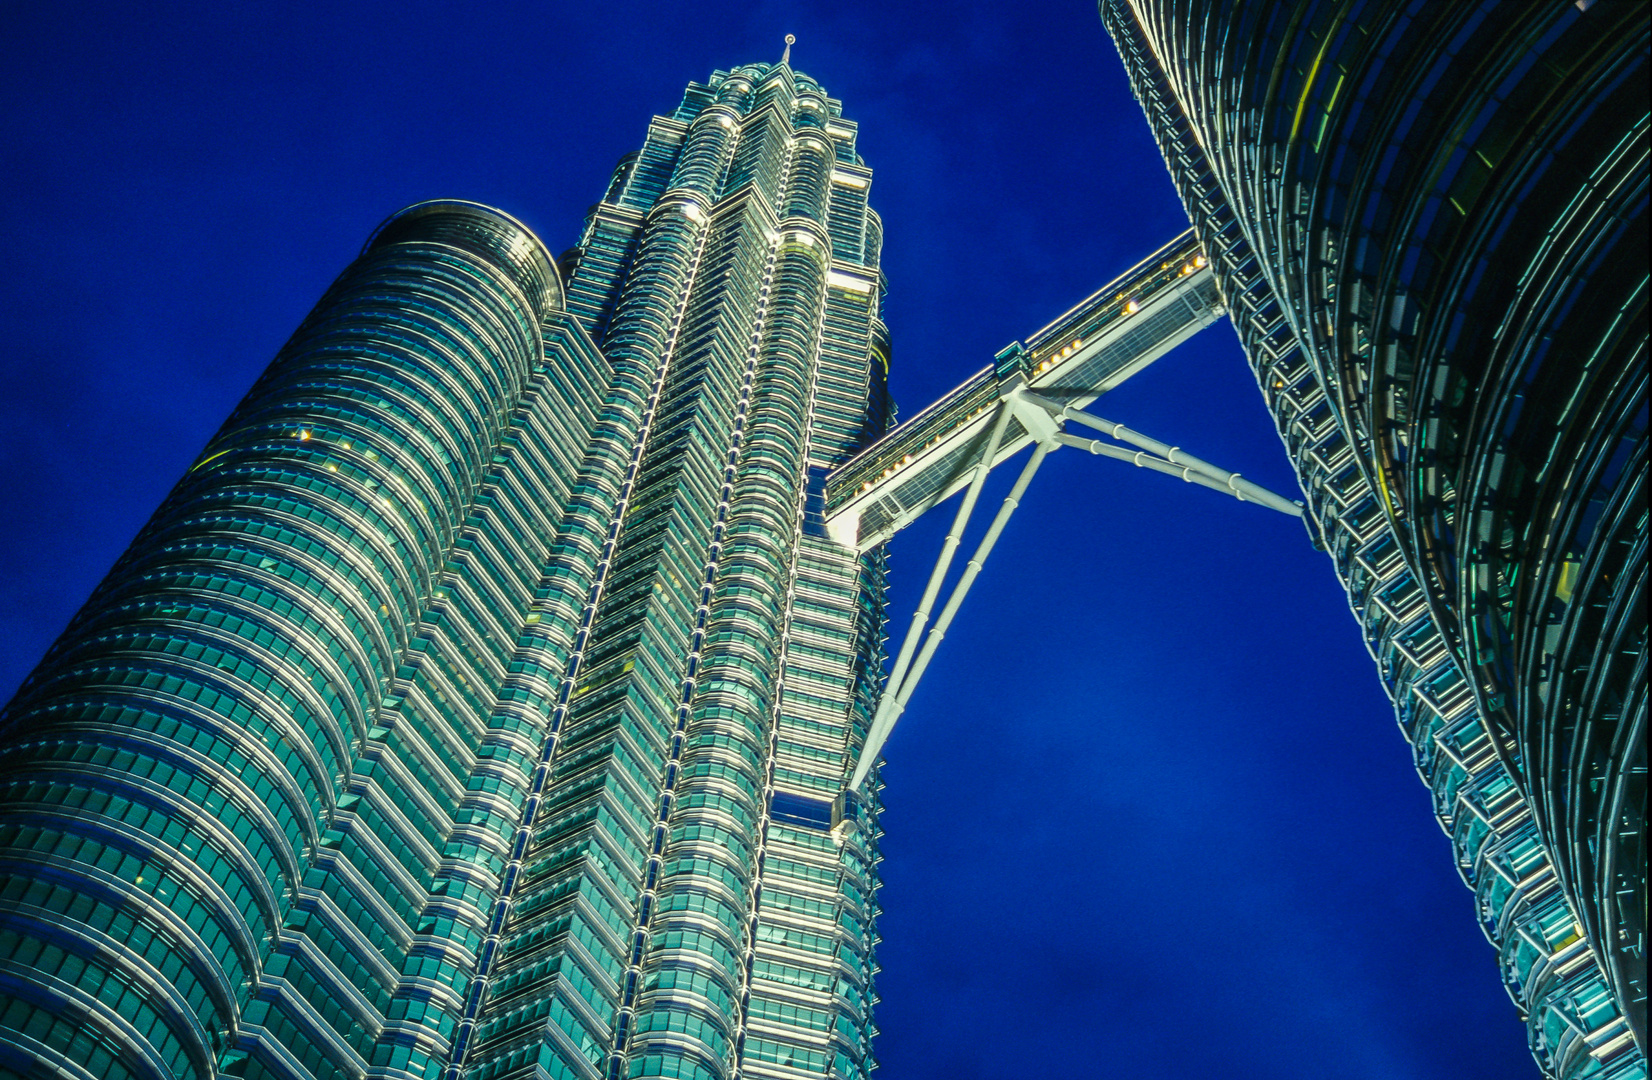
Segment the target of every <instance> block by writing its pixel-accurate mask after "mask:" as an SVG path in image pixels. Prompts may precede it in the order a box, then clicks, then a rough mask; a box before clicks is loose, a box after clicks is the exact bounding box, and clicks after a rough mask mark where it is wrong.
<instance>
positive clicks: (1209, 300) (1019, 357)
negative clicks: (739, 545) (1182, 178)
mask: <svg viewBox="0 0 1652 1080" xmlns="http://www.w3.org/2000/svg"><path fill="white" fill-rule="evenodd" d="M1223 314H1224V311H1223V309H1222V305H1221V299H1220V297H1219V296H1218V294H1217V291H1216V283H1215V279H1214V277H1213V276H1212V274H1211V272H1210V268H1209V267H1208V266H1206V265H1205V264H1204V258H1203V256H1202V255H1201V254H1200V249H1199V244H1198V241H1197V240H1196V239H1195V238H1194V236H1193V232H1192V230H1191V229H1190V230H1188V231H1187V232H1185V233H1183V234H1182V235H1181V236H1178V237H1177V238H1176V239H1175V240H1173V241H1171V242H1170V243H1169V244H1166V245H1165V246H1164V247H1162V248H1160V249H1159V250H1158V251H1156V252H1154V253H1153V254H1152V255H1151V256H1149V257H1148V258H1147V259H1146V260H1144V261H1143V262H1142V263H1140V264H1138V265H1137V266H1135V267H1133V268H1132V269H1131V270H1129V271H1128V272H1126V273H1125V274H1123V275H1121V276H1120V277H1118V278H1117V279H1115V280H1114V281H1112V282H1110V283H1108V284H1107V285H1106V286H1104V287H1102V288H1101V289H1100V290H1098V291H1097V292H1096V293H1095V294H1094V295H1092V296H1090V297H1089V298H1087V299H1086V300H1084V301H1083V302H1082V303H1080V304H1079V305H1078V306H1077V307H1075V308H1073V309H1072V310H1071V311H1069V312H1067V313H1066V314H1065V315H1063V316H1061V317H1060V318H1059V319H1057V320H1056V321H1055V322H1053V323H1051V324H1050V325H1049V326H1047V327H1045V328H1044V329H1042V330H1040V331H1038V332H1037V333H1035V334H1033V335H1032V336H1031V337H1029V338H1028V339H1027V342H1026V344H1025V345H1021V344H1019V343H1017V344H1015V345H1011V346H1010V347H1009V348H1007V349H1005V350H1004V351H1003V352H1002V353H1000V354H999V355H998V357H997V359H996V361H995V362H994V363H993V364H992V365H989V366H988V367H985V368H982V369H981V370H980V371H978V372H976V373H975V374H974V375H972V376H970V377H969V378H968V379H967V380H965V381H964V383H963V384H962V385H961V386H959V387H958V388H957V389H955V390H953V391H952V392H951V393H949V394H947V395H945V396H944V397H942V398H941V399H940V400H939V401H937V402H935V403H934V404H933V405H931V406H930V407H929V408H927V409H924V410H923V411H922V412H921V413H919V414H918V415H917V416H914V417H913V418H912V419H910V420H908V421H906V422H905V423H903V424H901V425H900V426H899V427H897V428H895V429H894V430H893V431H891V432H890V433H889V434H888V435H886V436H884V437H883V438H882V439H880V440H878V441H877V442H876V443H874V444H872V445H871V446H870V447H868V448H867V449H866V450H864V451H863V452H861V453H860V454H859V455H857V456H856V457H854V458H853V459H851V460H850V461H848V462H847V463H845V464H844V465H843V466H842V467H841V468H839V469H837V470H836V471H835V472H833V473H832V474H831V476H829V477H828V478H827V480H826V514H825V517H826V522H825V523H826V528H827V530H828V532H829V533H830V534H831V536H832V537H833V539H835V540H836V541H837V542H838V543H840V544H843V545H844V546H845V547H852V548H855V549H856V550H857V551H866V550H867V549H869V548H871V547H874V546H875V545H877V544H880V543H882V542H884V541H885V540H888V539H889V538H890V537H892V536H893V535H895V533H897V532H899V531H900V530H901V529H903V528H905V527H906V526H907V525H909V524H911V523H912V522H913V521H914V520H916V519H917V518H918V517H920V516H921V515H922V514H923V513H924V512H925V511H927V510H929V509H930V508H931V507H933V506H935V505H936V504H938V503H940V502H943V501H945V500H946V499H947V498H948V497H949V496H951V495H953V494H955V493H956V492H958V491H959V490H961V489H962V488H964V487H965V486H966V485H967V484H968V483H969V479H970V475H971V473H972V472H973V470H974V467H975V465H976V463H977V462H978V460H979V459H980V457H981V454H982V453H983V451H984V447H985V442H986V439H987V437H988V434H989V431H990V429H991V427H992V424H993V418H994V413H995V411H996V409H997V407H998V404H999V402H1000V401H1001V400H1003V399H1004V397H1005V396H1006V394H1007V393H1008V392H1009V390H1010V388H1011V384H1019V385H1024V386H1025V387H1026V388H1027V389H1030V390H1032V391H1034V392H1036V393H1037V394H1038V395H1039V396H1040V397H1043V398H1045V399H1048V400H1049V401H1052V402H1056V403H1059V404H1061V405H1064V406H1071V407H1074V408H1083V407H1084V406H1086V405H1088V404H1090V403H1091V402H1092V401H1094V400H1095V399H1096V398H1098V397H1100V396H1101V395H1102V394H1104V393H1106V392H1107V391H1108V390H1111V389H1112V388H1113V387H1115V386H1118V385H1119V384H1120V383H1123V382H1124V381H1125V380H1126V379H1128V378H1130V377H1131V376H1132V375H1135V374H1136V373H1137V372H1138V371H1141V370H1142V369H1143V368H1145V367H1147V365H1149V364H1151V363H1152V362H1153V361H1155V360H1157V359H1158V358H1159V357H1161V356H1163V355H1164V354H1165V353H1167V352H1169V351H1170V350H1172V349H1174V348H1175V347H1176V346H1178V345H1180V344H1181V343H1182V342H1184V341H1186V340H1187V339H1188V338H1190V337H1192V336H1193V335H1194V334H1196V333H1198V332H1199V331H1200V330H1202V329H1204V328H1205V327H1206V326H1209V325H1210V324H1211V323H1213V322H1215V321H1216V320H1217V319H1219V318H1221V317H1222V315H1223ZM1033 441H1034V435H1033V433H1032V432H1029V431H1028V430H1027V428H1026V427H1025V426H1024V425H1023V424H1022V422H1021V420H1020V419H1019V418H1012V419H1011V420H1010V421H1009V423H1008V426H1007V428H1006V429H1005V432H1004V437H1003V440H1002V442H1001V443H1000V444H999V446H998V448H997V449H996V450H995V451H994V453H993V456H992V462H991V464H992V465H993V466H996V465H998V464H999V463H1000V462H1003V461H1005V460H1007V459H1009V458H1011V457H1014V456H1015V455H1016V454H1017V453H1019V452H1020V451H1021V450H1023V449H1025V448H1026V447H1027V446H1028V445H1029V444H1030V443H1032V442H1033Z"/></svg>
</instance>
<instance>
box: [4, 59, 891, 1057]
mask: <svg viewBox="0 0 1652 1080" xmlns="http://www.w3.org/2000/svg"><path fill="white" fill-rule="evenodd" d="M855 137H856V132H855V125H854V124H853V123H851V122H850V121H847V120H845V119H844V118H843V116H842V110H841V106H840V104H839V102H837V101H835V100H833V99H831V98H829V97H828V96H827V95H826V93H825V91H824V90H823V89H822V88H821V87H820V86H819V85H818V84H816V83H815V82H814V81H812V80H811V79H809V78H808V77H806V76H804V75H801V74H799V73H797V72H795V71H793V70H792V69H791V67H790V65H789V63H787V62H786V61H785V60H783V61H782V62H781V63H780V64H777V65H768V64H759V65H752V66H747V67H743V68H739V69H736V70H735V71H732V72H717V73H715V74H714V75H713V76H712V77H711V79H710V80H709V82H707V83H706V84H698V83H696V84H692V85H690V86H689V88H688V90H687V92H686V94H685V96H684V98H683V102H682V104H681V105H680V106H679V107H678V109H677V110H676V111H675V112H674V113H673V114H672V115H670V116H668V117H657V118H655V120H654V121H653V122H652V124H651V125H650V127H649V131H648V137H647V141H646V143H645V144H644V146H643V148H642V149H641V150H640V151H639V152H638V153H636V154H633V155H629V156H628V157H627V158H625V159H624V160H623V161H622V162H621V163H620V166H619V168H618V170H617V171H616V172H615V174H614V177H613V181H612V183H611V185H610V187H609V189H608V191H607V194H606V195H605V196H604V197H603V199H602V201H601V202H600V203H599V204H598V205H597V206H596V207H595V208H593V210H592V211H591V213H590V216H589V217H588V219H587V221H586V223H585V228H584V231H583V233H582V236H581V240H580V243H579V245H578V246H577V247H576V248H575V249H573V250H572V251H570V252H569V253H567V254H566V255H565V256H563V260H562V266H561V268H560V274H559V272H558V268H557V267H556V266H555V265H554V264H553V261H552V259H551V258H550V256H549V255H548V253H547V252H546V250H545V249H544V247H543V245H541V244H540V242H539V241H538V239H537V238H536V237H534V236H533V235H532V233H530V232H529V231H528V230H527V229H526V228H524V227H523V226H522V225H520V224H519V223H517V222H516V221H514V220H512V219H511V218H509V217H508V216H506V215H504V214H501V213H499V212H497V211H494V210H491V209H488V208H486V207H482V206H477V205H474V204H469V203H462V202H434V203H425V204H420V205H417V206H414V207H411V208H409V209H407V210H405V211H403V212H401V213H400V214H398V215H396V216H395V217H393V218H391V219H390V220H389V221H388V222H386V223H385V224H384V225H383V226H381V228H380V229H379V230H378V231H377V232H376V233H375V234H374V235H373V236H372V238H371V239H370V240H369V242H368V243H367V245H366V248H365V249H364V250H363V252H362V254H361V256H360V257H359V258H358V259H357V260H356V261H355V262H354V263H352V264H351V266H350V267H349V268H348V269H346V270H345V272H344V273H343V274H342V275H341V276H340V278H339V279H338V281H337V282H336V283H335V284H334V285H333V287H332V288H331V289H330V290H329V291H328V292H327V294H326V295H325V296H324V297H323V298H322V300H321V301H320V303H319V304H318V305H317V306H316V308H315V310H314V311H313V312H312V313H311V314H310V316H309V317H308V318H307V319H306V320H305V322H304V323H303V325H302V326H301V327H300V328H299V329H298V331H297V332H296V333H295V334H294V336H293V338H292V339H291V341H289V342H288V344H287V345H286V346H285V347H284V348H283V349H282V350H281V352H280V354H279V355H278V356H277V357H276V359H275V360H274V362H273V363H272V364H271V365H270V368H269V370H268V371H267V372H266V373H265V374H264V375H263V376H262V377H261V378H260V379H259V381H258V382H257V384H256V385H255V386H254V387H253V389H252V390H251V392H250V393H249V394H248V396H247V397H246V399H245V400H244V401H243V402H242V403H241V405H240V406H239V407H238V408H237V409H236V410H235V412H234V414H233V415H232V416H231V417H230V418H229V420H228V421H227V422H226V424H225V425H224V427H223V429H222V430H221V431H220V432H219V433H218V435H217V436H216V437H215V438H214V439H213V440H212V442H211V443H210V444H209V445H208V447H207V448H206V450H205V451H204V452H203V454H202V455H201V457H200V459H199V460H198V461H197V462H196V463H195V464H194V465H193V466H192V467H191V469H190V470H189V472H188V473H187V475H186V476H185V477H184V478H183V480H181V481H180V482H179V484H178V486H177V487H176V488H175V489H174V490H173V491H172V493H171V494H170V495H169V496H168V497H167V499H166V501H165V502H164V503H163V504H162V506H161V508H160V509H159V510H158V511H157V512H156V514H155V516H154V517H153V518H152V519H151V520H150V522H149V523H148V524H147V525H146V526H145V528H144V529H143V530H142V532H141V533H140V535H139V536H138V538H137V539H136V540H135V541H134V542H133V544H132V546H131V547H130V549H129V550H128V551H127V552H126V553H125V555H123V556H122V558H121V559H120V560H119V562H118V563H117V565H116V566H115V568H114V569H113V570H112V571H111V572H110V574H109V576H108V577H107V579H105V581H104V582H103V583H102V584H101V585H100V586H99V587H98V589H97V590H96V592H95V593H94V595H93V596H92V598H91V599H90V600H89V601H88V602H87V604H86V606H85V607H84V608H83V609H82V610H81V612H80V613H79V614H78V615H77V616H76V617H75V619H74V620H73V622H72V624H71V625H70V627H69V628H68V630H67V631H65V633H64V635H63V636H62V638H60V639H59V640H58V642H57V643H56V644H55V645H54V646H53V647H52V649H51V650H50V652H49V653H48V655H47V656H46V658H45V660H44V661H43V662H42V663H41V665H40V667H39V668H38V669H36V671H35V672H34V673H33V674H32V675H31V676H30V677H29V679H28V680H27V681H26V682H25V683H24V685H23V687H22V689H21V690H20V691H19V693H18V695H17V697H16V699H15V700H14V701H13V702H12V704H11V705H10V706H9V708H8V709H7V711H6V712H5V714H4V718H3V721H0V786H3V789H4V791H3V795H0V799H3V801H0V875H3V876H0V1073H5V1072H12V1073H18V1074H25V1075H34V1076H47V1075H51V1076H64V1077H77V1078H85V1080H104V1078H111V1077H145V1078H162V1077H179V1078H190V1077H193V1078H199V1080H209V1078H211V1077H213V1076H215V1075H219V1074H222V1075H229V1076H245V1077H279V1078H294V1077H377V1078H384V1080H392V1078H405V1077H424V1078H430V1080H435V1078H438V1077H449V1078H454V1080H457V1078H459V1077H461V1076H462V1077H468V1078H474V1080H505V1078H510V1077H527V1076H534V1077H547V1076H548V1077H557V1078H597V1077H621V1076H625V1077H630V1076H672V1077H704V1078H719V1080H721V1078H730V1077H751V1078H759V1077H777V1078H778V1077H789V1076H797V1075H799V1073H800V1071H806V1072H813V1073H817V1074H818V1073H825V1072H827V1071H831V1072H832V1073H833V1075H839V1076H845V1077H863V1076H865V1075H867V1073H868V1072H869V1071H870V1070H871V1069H872V1068H873V1063H872V1059H871V1056H870V1052H869V1040H870V1038H871V1036H872V1034H873V1030H874V1029H873V1027H872V1022H871V1009H872V1006H873V1004H874V1002H875V1000H876V999H875V996H874V994H873V992H872V989H871V981H870V980H871V974H872V971H873V959H872V947H873V943H874V941H875V935H874V921H875V919H876V915H877V908H876V904H875V899H874V896H875V891H876V887H877V876H876V863H877V858H878V856H877V851H876V836H877V830H876V828H875V825H874V822H873V816H874V815H875V813H876V809H877V803H876V791H875V785H873V787H872V789H871V790H870V791H869V794H868V797H867V799H865V800H864V801H863V803H862V810H861V814H862V818H861V820H860V822H859V823H858V824H859V827H858V828H855V829H852V830H847V829H839V830H838V832H837V833H836V834H834V833H833V832H832V831H831V825H832V800H833V798H834V796H835V795H836V794H837V792H838V791H839V790H840V789H841V788H842V786H843V783H844V780H845V776H846V770H847V767H848V764H847V763H848V762H849V761H851V760H852V759H853V756H854V753H855V751H856V750H857V749H858V747H859V744H860V741H861V739H862V738H863V737H864V733H865V727H866V724H867V721H868V718H869V712H870V708H871V706H872V704H873V703H874V697H875V685H876V679H877V673H878V671H879V670H880V668H881V665H882V660H883V655H882V637H883V621H884V617H883V574H884V569H883V563H882V555H881V553H872V554H868V555H865V556H858V555H856V554H855V553H854V552H853V551H848V550H845V549H843V548H841V547H839V546H837V545H835V544H834V543H832V542H831V541H830V540H829V539H827V538H826V535H825V532H824V529H823V528H822V527H821V524H820V509H819V502H820V496H821V491H822V487H823V480H824V476H825V474H826V472H827V471H828V470H829V469H830V468H831V467H832V466H834V465H835V464H837V463H840V462H842V461H844V460H846V459H847V458H848V457H849V456H851V455H852V454H853V453H854V452H855V451H856V450H857V449H859V448H860V447H861V446H862V445H864V444H865V443H866V442H867V441H869V440H871V439H873V438H876V437H877V436H878V435H879V434H881V433H882V431H883V429H884V427H885V425H886V419H887V416H888V413H889V407H888V402H887V394H886V390H885V380H886V376H887V365H888V356H889V350H888V341H887V333H886V330H885V328H884V326H883V323H882V322H881V320H880V318H879V305H880V303H881V300H882V293H883V283H882V280H881V277H880V274H879V271H878V250H879V247H880V243H881V233H880V226H879V224H878V220H877V216H876V215H875V214H874V213H873V212H872V211H871V210H870V209H869V208H868V206H867V202H866V196H867V191H868V187H869V184H870V180H871V173H870V170H868V169H867V168H866V167H865V165H864V163H863V162H862V161H861V159H860V158H859V157H858V156H857V155H856V153H855ZM564 281H565V282H566V286H564V284H563V282H564Z"/></svg>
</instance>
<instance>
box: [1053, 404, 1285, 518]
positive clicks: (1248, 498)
mask: <svg viewBox="0 0 1652 1080" xmlns="http://www.w3.org/2000/svg"><path fill="white" fill-rule="evenodd" d="M1021 396H1022V398H1024V399H1025V400H1027V401H1030V402H1032V403H1033V404H1035V405H1038V406H1040V407H1042V408H1044V409H1046V410H1048V411H1049V413H1050V415H1051V416H1052V417H1054V418H1055V419H1056V420H1057V421H1058V422H1060V421H1064V420H1071V421H1073V422H1074V423H1077V424H1083V425H1084V426H1085V427H1088V428H1094V429H1095V430H1096V431H1100V432H1104V433H1105V434H1108V435H1111V436H1112V437H1113V438H1115V439H1117V440H1118V441H1119V442H1123V443H1129V444H1130V445H1131V446H1137V447H1140V448H1141V449H1142V450H1144V451H1146V452H1147V453H1146V454H1133V453H1131V452H1130V451H1128V450H1123V449H1120V448H1119V447H1114V446H1109V445H1108V444H1107V443H1104V442H1100V441H1098V440H1094V439H1079V438H1075V437H1074V436H1071V435H1064V436H1062V437H1061V442H1062V445H1064V446H1076V447H1079V448H1081V449H1084V450H1088V451H1090V452H1091V453H1092V454H1103V455H1105V456H1107V457H1111V458H1118V459H1119V460H1121V461H1130V462H1133V463H1135V464H1137V465H1140V466H1142V467H1144V468H1149V469H1153V470H1154V471H1156V472H1163V473H1169V474H1170V475H1172V476H1180V477H1181V478H1182V479H1183V480H1186V481H1187V482H1188V483H1190V484H1201V485H1203V486H1204V487H1208V488H1212V489H1214V490H1216V491H1225V492H1227V493H1228V494H1229V495H1232V496H1233V497H1234V498H1236V499H1238V500H1239V501H1240V502H1253V503H1259V504H1261V505H1262V506H1266V507H1267V508H1268V509H1270V510H1278V511H1279V512H1280V513H1281V514H1289V515H1290V516H1292V517H1301V516H1302V506H1301V504H1299V503H1294V502H1292V501H1291V500H1289V499H1287V498H1284V497H1283V496H1280V495H1275V494H1274V493H1273V492H1271V491H1269V490H1268V489H1267V488H1265V487H1262V486H1261V485H1259V484H1253V483H1251V482H1250V481H1249V480H1246V479H1245V478H1244V477H1242V476H1240V475H1239V474H1238V473H1236V472H1228V471H1227V470H1226V469H1219V468H1217V467H1216V466H1214V465H1212V464H1211V463H1210V462H1208V461H1205V460H1204V459H1203V458H1196V457H1194V456H1193V455H1192V454H1189V453H1188V452H1187V451H1185V450H1183V449H1182V448H1181V447H1179V446H1170V445H1168V444H1166V443H1162V442H1160V441H1159V440H1157V439H1151V438H1148V437H1147V436H1146V435H1143V434H1142V433H1141V432H1139V431H1133V430H1131V429H1130V428H1127V427H1125V426H1124V425H1123V424H1117V423H1114V422H1113V421H1111V420H1103V419H1102V418H1101V417H1099V416H1095V415H1092V414H1091V413H1087V412H1085V411H1084V410H1083V409H1075V408H1073V407H1072V406H1070V405H1062V404H1060V403H1058V402H1054V401H1051V400H1050V399H1049V398H1046V397H1040V396H1039V395H1037V394H1035V393H1032V392H1031V391H1029V390H1023V391H1021ZM1148 455H1157V457H1149V456H1148ZM1165 466H1169V467H1165Z"/></svg>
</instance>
